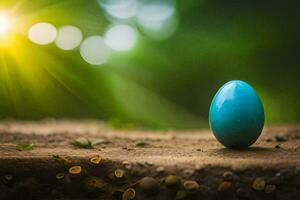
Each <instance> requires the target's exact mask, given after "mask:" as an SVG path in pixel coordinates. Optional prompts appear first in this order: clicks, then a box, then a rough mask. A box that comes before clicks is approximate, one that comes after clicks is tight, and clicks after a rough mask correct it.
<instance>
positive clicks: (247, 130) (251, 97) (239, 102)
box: [209, 80, 265, 148]
mask: <svg viewBox="0 0 300 200" xmlns="http://www.w3.org/2000/svg"><path fill="white" fill-rule="evenodd" d="M264 121H265V115H264V108H263V105H262V103H261V100H260V99H259V97H258V95H257V94H256V92H255V90H254V89H253V88H252V87H251V86H250V85H249V84H247V83H245V82H244V81H240V80H233V81H230V82H228V83H226V84H225V85H223V86H222V87H221V88H220V89H219V91H218V92H217V94H216V95H215V96H214V98H213V100H212V102H211V105H210V110H209V123H210V128H211V129H212V131H213V133H214V135H215V137H216V138H217V140H218V141H219V142H220V143H222V144H223V145H224V146H226V147H229V148H246V147H249V146H250V145H252V144H253V143H254V142H255V141H256V140H257V138H258V137H259V136H260V134H261V132H262V129H263V126H264Z"/></svg>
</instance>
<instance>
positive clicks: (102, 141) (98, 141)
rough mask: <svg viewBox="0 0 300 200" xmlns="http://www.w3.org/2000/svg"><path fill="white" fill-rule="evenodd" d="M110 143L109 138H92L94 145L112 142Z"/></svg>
mask: <svg viewBox="0 0 300 200" xmlns="http://www.w3.org/2000/svg"><path fill="white" fill-rule="evenodd" d="M110 143H111V142H110V141H109V140H107V139H102V138H99V139H94V140H91V145H92V146H96V145H101V144H110Z"/></svg>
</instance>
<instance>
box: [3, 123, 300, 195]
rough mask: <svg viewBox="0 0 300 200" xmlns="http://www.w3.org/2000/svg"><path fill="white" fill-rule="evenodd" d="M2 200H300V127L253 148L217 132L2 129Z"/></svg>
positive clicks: (272, 134)
mask: <svg viewBox="0 0 300 200" xmlns="http://www.w3.org/2000/svg"><path fill="white" fill-rule="evenodd" d="M0 178H1V179H0V180H1V181H0V199H4V200H5V199H39V200H40V199H108V200H110V199H123V200H129V199H151V200H154V199H157V200H164V199H166V200H169V199H170V200H171V199H252V200H254V199H293V200H296V199H300V125H281V126H269V127H265V129H264V131H263V134H262V135H261V137H260V138H259V140H258V141H257V142H256V143H255V145H253V147H252V148H249V149H245V150H232V149H226V148H224V147H222V146H221V145H220V144H219V143H218V142H217V141H216V140H215V139H214V137H213V135H212V133H211V132H210V131H208V130H207V131H205V130H204V131H186V132H184V131H180V132H173V131H167V132H154V131H153V132H151V131H132V130H131V131H129V130H128V131H124V130H113V129H111V128H108V127H106V126H105V125H103V124H102V123H101V122H98V121H66V120H65V121H55V120H48V121H47V120H45V121H39V122H14V121H3V122H1V123H0Z"/></svg>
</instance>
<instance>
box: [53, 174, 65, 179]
mask: <svg viewBox="0 0 300 200" xmlns="http://www.w3.org/2000/svg"><path fill="white" fill-rule="evenodd" d="M55 177H56V179H58V180H61V179H63V178H64V177H65V174H64V173H57V174H56V175H55Z"/></svg>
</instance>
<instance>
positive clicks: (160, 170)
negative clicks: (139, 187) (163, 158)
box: [156, 166, 165, 173]
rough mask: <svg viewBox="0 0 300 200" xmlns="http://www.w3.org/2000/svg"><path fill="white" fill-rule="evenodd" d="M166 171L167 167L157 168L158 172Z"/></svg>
mask: <svg viewBox="0 0 300 200" xmlns="http://www.w3.org/2000/svg"><path fill="white" fill-rule="evenodd" d="M164 171H165V168H164V167H161V166H160V167H158V168H156V172H158V173H162V172H164Z"/></svg>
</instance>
